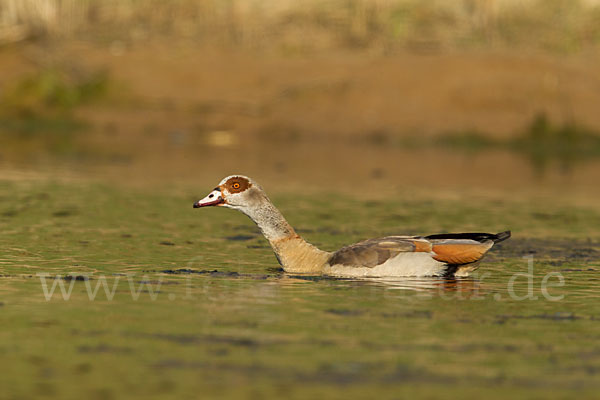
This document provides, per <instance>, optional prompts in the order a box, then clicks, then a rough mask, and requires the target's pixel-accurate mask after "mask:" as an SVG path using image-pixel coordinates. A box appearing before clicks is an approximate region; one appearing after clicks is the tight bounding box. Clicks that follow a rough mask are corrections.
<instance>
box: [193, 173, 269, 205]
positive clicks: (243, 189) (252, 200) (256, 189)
mask: <svg viewBox="0 0 600 400" xmlns="http://www.w3.org/2000/svg"><path fill="white" fill-rule="evenodd" d="M266 199H267V198H266V195H265V194H264V192H263V190H262V189H261V187H260V186H258V185H257V184H256V183H255V182H253V181H252V179H250V178H248V177H247V176H243V175H231V176H228V177H226V178H225V179H223V180H222V181H221V182H219V185H218V186H217V187H216V188H214V189H213V190H212V191H211V192H210V193H209V194H208V195H207V196H206V197H204V198H203V199H202V200H198V201H197V202H195V203H194V208H200V207H210V206H217V207H228V208H233V209H236V210H239V211H241V212H243V213H244V214H250V213H251V211H252V210H253V209H255V208H257V207H260V205H261V203H263V202H264V201H265V200H266Z"/></svg>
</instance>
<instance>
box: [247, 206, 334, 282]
mask: <svg viewBox="0 0 600 400" xmlns="http://www.w3.org/2000/svg"><path fill="white" fill-rule="evenodd" d="M243 212H244V214H246V215H247V216H248V217H250V219H252V220H253V221H254V222H255V223H256V225H258V227H259V229H260V230H261V231H262V233H263V235H264V236H265V238H266V239H267V240H268V241H269V243H270V244H271V247H272V248H273V251H274V252H275V255H276V256H277V260H278V261H279V263H280V264H281V266H282V267H283V269H284V270H285V271H286V272H294V273H321V272H322V271H323V267H324V266H325V264H326V263H327V260H328V259H329V257H330V256H331V254H330V253H328V252H326V251H322V250H319V249H318V248H317V247H315V246H313V245H312V244H310V243H308V242H306V241H305V240H304V239H302V238H301V237H300V235H298V234H297V233H296V231H294V228H292V226H291V225H290V224H289V223H288V222H287V221H286V220H285V218H284V217H283V215H282V214H281V212H279V210H278V209H277V208H275V206H274V205H273V204H272V203H271V201H270V200H269V199H268V198H267V197H264V198H263V199H262V201H260V204H259V205H257V206H255V207H252V208H251V209H248V210H243Z"/></svg>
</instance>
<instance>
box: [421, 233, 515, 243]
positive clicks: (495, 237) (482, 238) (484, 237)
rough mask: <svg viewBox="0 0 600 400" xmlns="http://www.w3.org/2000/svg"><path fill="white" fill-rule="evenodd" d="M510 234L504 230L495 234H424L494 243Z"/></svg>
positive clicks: (435, 237) (429, 237)
mask: <svg viewBox="0 0 600 400" xmlns="http://www.w3.org/2000/svg"><path fill="white" fill-rule="evenodd" d="M510 236H511V232H510V231H504V232H500V233H497V234H495V235H494V234H493V233H483V232H469V233H440V234H437V235H429V236H425V239H470V240H475V241H477V242H484V241H488V240H491V241H493V242H494V243H499V242H502V241H504V240H506V239H508V238H509V237H510Z"/></svg>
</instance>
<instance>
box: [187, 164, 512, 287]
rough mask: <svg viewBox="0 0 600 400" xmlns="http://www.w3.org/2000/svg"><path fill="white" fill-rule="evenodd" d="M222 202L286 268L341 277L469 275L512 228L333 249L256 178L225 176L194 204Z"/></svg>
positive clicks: (389, 239) (401, 238)
mask: <svg viewBox="0 0 600 400" xmlns="http://www.w3.org/2000/svg"><path fill="white" fill-rule="evenodd" d="M208 206H221V207H229V208H233V209H236V210H240V211H241V212H243V213H244V214H246V215H247V216H248V217H250V219H252V221H254V222H255V223H256V225H258V227H259V228H260V230H261V231H262V233H263V235H264V236H265V238H267V240H268V241H269V243H270V244H271V247H272V248H273V251H274V252H275V256H276V257H277V260H278V261H279V263H280V264H281V266H282V267H283V269H284V270H285V271H286V272H291V273H304V274H318V275H321V274H323V275H331V276H338V277H393V276H397V277H401V276H402V277H407V276H453V275H454V276H466V275H468V273H469V272H471V271H473V270H475V269H476V268H477V267H478V261H480V260H481V259H482V258H483V256H484V255H485V253H486V252H487V251H488V250H489V249H490V248H492V246H493V245H494V243H498V242H501V241H503V240H506V239H508V238H509V237H510V231H506V232H501V233H498V234H496V235H494V234H490V233H450V234H439V235H430V236H387V237H383V238H379V239H370V240H365V241H362V242H359V243H356V244H353V245H350V246H346V247H343V248H342V249H340V250H338V251H336V252H334V253H330V252H327V251H323V250H319V249H318V248H316V247H315V246H313V245H311V244H310V243H307V242H306V241H304V239H302V238H301V237H300V235H298V234H297V233H296V232H295V231H294V228H292V227H291V226H290V224H288V222H287V221H286V220H285V218H283V215H281V213H280V212H279V210H277V208H275V206H274V205H273V203H271V201H270V200H269V198H268V197H267V195H266V194H265V192H264V191H263V190H262V188H261V187H260V186H259V185H257V184H256V182H254V181H253V180H252V179H250V178H248V177H246V176H242V175H232V176H228V177H227V178H225V179H223V180H222V181H221V182H220V183H219V186H217V187H216V188H214V190H213V191H212V192H210V193H209V194H208V196H206V197H205V198H203V199H202V200H199V201H197V202H196V203H194V208H200V207H208Z"/></svg>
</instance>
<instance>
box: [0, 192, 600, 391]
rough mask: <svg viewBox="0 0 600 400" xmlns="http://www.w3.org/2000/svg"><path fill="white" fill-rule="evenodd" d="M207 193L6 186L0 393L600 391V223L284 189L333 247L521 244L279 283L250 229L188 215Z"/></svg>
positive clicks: (508, 204) (586, 216) (1, 200)
mask: <svg viewBox="0 0 600 400" xmlns="http://www.w3.org/2000/svg"><path fill="white" fill-rule="evenodd" d="M206 189H207V190H209V189H210V187H207V188H206ZM204 194H205V193H204V191H200V190H198V189H197V188H192V187H189V186H180V187H176V186H174V187H170V188H163V189H162V190H155V189H153V190H149V189H148V190H146V189H131V188H129V189H126V188H118V187H115V186H111V185H106V184H100V183H93V182H83V183H82V182H79V183H77V182H71V183H68V182H67V183H65V182H62V183H56V182H55V183H52V182H48V181H46V180H44V181H24V182H10V181H3V182H0V326H1V327H2V328H1V329H0V356H1V359H2V363H1V365H0V387H1V388H2V390H1V391H0V399H27V398H56V399H59V398H60V399H67V398H82V397H83V398H90V399H113V398H125V397H126V398H162V397H169V398H219V399H227V398H264V397H266V396H272V397H275V396H277V397H284V398H299V399H300V398H308V397H309V396H310V397H316V398H321V397H327V398H349V396H351V397H353V398H375V397H377V398H382V397H383V398H402V397H404V396H409V395H419V396H421V397H426V398H427V397H438V398H439V397H443V398H444V397H445V398H456V397H458V396H461V397H462V398H479V397H482V396H485V397H486V398H506V397H507V396H510V397H512V398H514V397H530V398H531V397H535V398H572V396H573V393H574V392H577V393H578V396H579V397H580V398H592V397H594V396H596V395H597V393H598V390H599V389H600V379H599V378H600V344H599V343H600V340H599V339H600V303H599V301H598V300H599V293H598V290H599V289H600V282H599V280H598V270H599V269H600V261H599V258H598V255H599V254H600V245H599V243H598V242H597V240H594V238H597V237H598V229H599V227H600V223H599V222H600V214H599V213H598V212H597V210H594V209H585V208H573V207H563V206H560V205H558V204H554V205H553V204H547V205H544V206H543V207H541V206H540V205H539V204H535V203H523V202H518V201H502V202H499V201H496V200H493V199H481V198H479V199H478V198H473V199H467V200H465V199H462V200H460V201H459V200H448V199H446V200H443V199H432V200H428V201H425V200H423V199H419V198H416V197H414V196H403V195H401V194H399V195H398V196H393V197H389V198H387V199H384V200H361V199H358V198H355V197H352V196H339V195H338V196H334V195H333V194H331V193H326V192H323V193H316V194H314V193H311V194H302V193H299V192H294V193H287V192H282V193H276V194H275V195H273V196H272V197H273V200H274V202H275V203H276V204H277V205H278V206H279V207H280V208H281V210H282V211H283V213H284V214H285V215H286V216H287V217H288V219H289V220H290V222H291V223H292V224H293V225H294V226H295V227H296V228H297V229H298V231H299V232H300V233H301V234H302V235H304V236H305V237H306V238H307V239H308V240H309V241H311V242H313V243H314V244H317V245H319V246H320V247H322V248H324V249H328V250H333V249H336V248H338V247H340V246H342V245H343V244H348V243H352V242H354V241H357V240H360V239H363V238H368V237H376V236H381V235H386V234H394V233H396V234H399V233H409V234H418V233H433V232H441V231H444V230H446V231H448V230H452V231H456V230H472V229H475V230H480V229H481V227H487V228H488V229H489V230H490V231H500V230H502V229H505V228H511V229H512V230H513V232H514V237H513V239H511V240H510V241H507V242H505V243H502V244H501V245H499V246H497V248H495V249H494V250H493V252H492V253H491V254H490V256H489V257H488V258H487V259H486V261H485V262H484V263H483V265H482V267H481V269H480V270H479V271H478V274H476V276H474V277H473V278H469V279H460V280H451V279H445V280H444V279H420V280H396V281H390V280H379V281H378V280H370V281H353V280H339V279H328V278H311V277H299V276H290V275H287V274H285V273H283V272H281V271H280V270H279V268H278V265H277V264H276V261H275V258H274V256H273V255H272V253H271V251H270V249H269V248H268V247H267V243H266V241H265V240H264V239H262V237H260V235H259V233H258V231H257V230H256V228H255V227H254V225H253V224H252V223H251V222H250V221H249V220H248V219H247V218H246V217H245V216H243V215H241V214H239V213H236V212H234V211H231V210H226V209H216V208H215V209H202V210H194V209H192V207H191V205H192V202H193V201H195V200H197V199H198V196H203V195H204ZM524 256H527V257H530V258H531V259H532V260H533V264H532V265H533V266H532V267H531V268H532V270H531V271H530V270H529V268H530V266H529V265H528V259H526V258H523V257H524ZM529 272H532V275H531V276H530V277H527V276H524V275H518V276H516V277H514V278H512V282H513V284H512V285H511V277H513V276H514V274H515V273H522V274H528V273H529ZM550 273H553V274H551V275H548V274H550ZM67 275H69V276H71V277H73V278H72V279H70V280H69V279H64V277H65V276H67ZM57 276H61V277H63V279H56V280H55V277H57ZM544 279H545V282H546V285H545V286H543V283H544ZM43 282H45V283H46V286H45V288H46V292H45V289H44V285H43ZM103 282H106V290H108V294H107V292H106V291H105V287H104V286H102V285H103ZM55 284H56V285H57V286H55V291H54V293H53V294H50V293H49V292H48V291H51V289H52V286H53V285H55ZM60 285H63V288H64V290H65V292H66V293H67V294H66V295H63V294H62V292H61V286H60ZM96 287H98V291H97V293H95V294H94V290H95V289H96ZM543 287H544V288H545V291H544V290H543ZM69 291H70V295H69V294H68V293H69ZM534 298H535V299H534Z"/></svg>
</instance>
